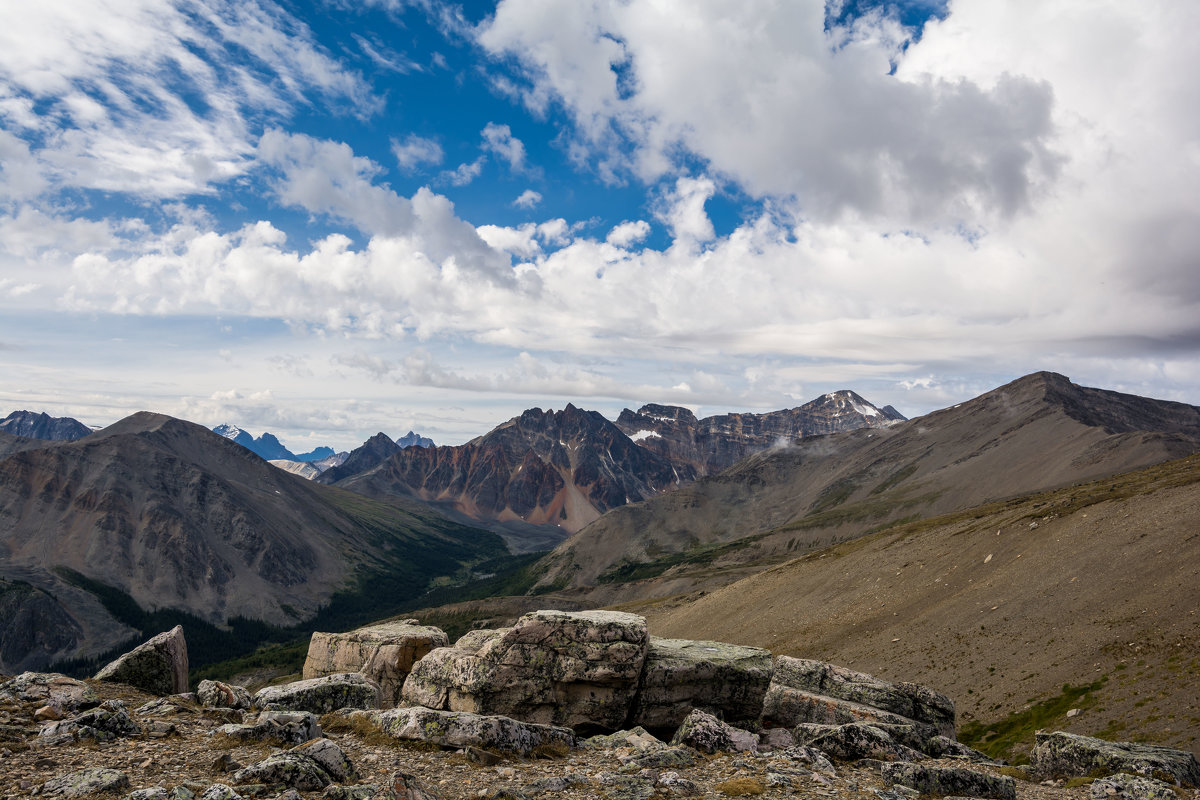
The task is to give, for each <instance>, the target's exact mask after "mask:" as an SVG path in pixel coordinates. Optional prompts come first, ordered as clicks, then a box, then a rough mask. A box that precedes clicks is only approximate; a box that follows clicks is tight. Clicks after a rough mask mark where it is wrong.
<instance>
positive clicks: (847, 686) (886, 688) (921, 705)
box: [764, 656, 955, 739]
mask: <svg viewBox="0 0 1200 800" xmlns="http://www.w3.org/2000/svg"><path fill="white" fill-rule="evenodd" d="M771 680H772V683H774V684H778V685H780V686H785V687H789V688H791V689H798V690H800V691H801V692H805V693H807V694H808V695H814V696H818V697H821V698H830V699H832V700H844V701H848V702H850V703H855V704H858V706H860V707H864V706H865V707H869V708H872V709H878V710H879V711H882V712H889V713H891V714H896V715H899V716H901V717H905V718H906V719H907V720H912V721H915V722H919V723H923V724H925V725H930V726H932V727H933V728H935V729H936V730H935V731H934V733H938V734H941V735H943V736H947V737H949V738H951V739H953V738H955V729H954V722H955V711H954V701H953V700H951V699H950V698H949V697H946V696H945V695H944V694H941V693H939V692H935V691H934V690H932V689H929V688H927V687H924V686H920V685H918V684H915V683H888V682H887V681H884V680H880V679H879V678H876V677H874V676H872V675H867V674H866V673H862V672H855V671H854V670H851V669H846V668H845V667H839V666H835V665H833V664H826V663H825V662H823V661H812V660H809V659H804V658H792V657H790V656H776V657H775V673H774V676H773V677H772V679H771ZM785 707H786V706H785ZM830 707H831V708H836V704H831V705H830ZM831 713H836V712H831ZM841 713H846V714H850V713H852V712H851V710H850V708H848V707H842V711H841ZM764 715H765V716H767V717H768V718H770V717H769V715H766V712H765V711H764ZM772 721H775V722H777V724H780V725H784V726H788V725H791V724H795V723H792V722H790V721H788V720H773V719H772Z"/></svg>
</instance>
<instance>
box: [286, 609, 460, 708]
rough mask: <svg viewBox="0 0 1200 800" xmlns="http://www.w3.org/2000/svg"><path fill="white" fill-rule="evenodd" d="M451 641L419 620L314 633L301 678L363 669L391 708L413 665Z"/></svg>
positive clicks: (440, 631) (439, 631)
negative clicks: (420, 623) (377, 685)
mask: <svg viewBox="0 0 1200 800" xmlns="http://www.w3.org/2000/svg"><path fill="white" fill-rule="evenodd" d="M449 643H450V641H449V639H447V638H446V634H445V633H444V632H443V631H442V630H441V629H440V628H435V627H432V626H430V625H419V624H416V620H406V621H404V622H386V623H383V624H381V625H370V626H368V627H365V628H359V629H357V630H353V631H350V632H349V633H314V634H313V635H312V640H311V641H310V642H309V644H308V657H307V658H306V659H305V660H304V673H303V676H302V677H304V678H305V679H308V678H321V677H324V676H326V675H333V674H337V673H344V672H361V673H363V674H364V675H366V676H367V677H368V678H370V679H371V680H373V681H375V682H376V683H378V684H379V688H380V690H381V693H382V702H383V704H384V705H385V706H388V707H390V706H394V705H396V703H397V702H398V701H399V700H400V690H401V689H402V688H403V686H404V679H405V678H407V677H408V673H409V672H411V671H412V667H413V664H415V663H416V662H417V661H419V660H420V659H422V658H423V657H425V656H426V655H427V654H428V653H429V652H430V651H431V650H433V649H435V648H438V647H446V646H447V645H448V644H449Z"/></svg>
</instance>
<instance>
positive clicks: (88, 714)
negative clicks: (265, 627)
mask: <svg viewBox="0 0 1200 800" xmlns="http://www.w3.org/2000/svg"><path fill="white" fill-rule="evenodd" d="M141 732H142V729H141V727H140V726H139V725H138V724H137V723H136V722H134V721H133V719H132V718H130V716H129V712H128V711H127V710H126V709H125V704H124V703H122V702H121V701H120V700H106V701H104V702H103V703H101V704H100V706H99V707H98V708H93V709H91V710H90V711H85V712H83V713H82V714H80V715H78V716H76V717H71V718H70V719H63V720H59V721H57V722H51V723H49V724H47V725H45V726H43V727H42V729H41V731H39V732H38V739H40V740H41V741H42V742H44V743H46V744H65V743H67V742H73V741H79V740H83V739H94V740H96V741H100V742H106V741H111V740H113V739H118V738H122V737H128V736H137V735H139V734H140V733H141Z"/></svg>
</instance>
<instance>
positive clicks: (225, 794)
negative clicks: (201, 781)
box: [200, 783, 242, 800]
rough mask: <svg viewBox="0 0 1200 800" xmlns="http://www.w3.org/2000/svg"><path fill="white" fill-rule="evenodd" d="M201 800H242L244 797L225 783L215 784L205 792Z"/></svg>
mask: <svg viewBox="0 0 1200 800" xmlns="http://www.w3.org/2000/svg"><path fill="white" fill-rule="evenodd" d="M200 800H242V796H241V795H240V794H238V793H237V792H235V791H234V790H233V789H231V788H229V787H228V786H226V785H225V784H223V783H214V784H213V785H212V786H210V787H208V788H207V789H205V790H204V794H202V795H200Z"/></svg>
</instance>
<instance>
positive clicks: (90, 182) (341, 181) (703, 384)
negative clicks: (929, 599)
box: [0, 0, 1200, 451]
mask: <svg viewBox="0 0 1200 800" xmlns="http://www.w3.org/2000/svg"><path fill="white" fill-rule="evenodd" d="M3 1H4V0H0V2H3ZM5 17H6V20H8V23H7V24H6V25H5V26H4V28H3V29H2V30H0V369H2V370H3V372H4V375H5V380H4V381H3V383H0V411H5V412H7V411H8V410H13V409H17V408H30V409H35V410H46V411H49V412H51V413H55V414H67V415H71V416H76V417H78V418H79V419H81V420H83V421H85V422H88V423H91V424H107V423H110V422H113V421H115V420H116V419H119V418H120V417H122V416H124V415H126V414H128V413H132V412H133V411H136V410H139V409H152V410H156V411H161V412H164V413H168V414H173V415H176V416H180V417H184V418H187V419H192V420H195V421H197V422H201V423H203V424H206V425H209V426H212V425H216V424H218V423H221V422H232V423H236V424H238V425H240V426H242V427H244V428H246V429H248V430H251V431H253V432H255V433H259V432H261V431H263V430H270V431H272V432H274V433H276V434H277V435H279V436H280V437H281V439H282V440H283V441H284V442H285V444H288V445H289V446H290V447H292V449H293V450H296V451H302V450H307V449H311V447H313V446H316V445H318V444H326V443H328V444H331V445H333V446H336V447H351V446H353V445H355V444H356V443H358V442H360V441H362V440H363V439H365V438H366V437H367V436H369V435H371V434H373V433H374V432H376V431H378V430H384V431H386V432H388V433H389V434H391V435H393V436H396V435H399V434H403V433H404V432H406V431H407V430H408V429H410V428H413V429H416V430H418V431H420V432H422V433H424V434H426V435H430V436H432V437H433V438H434V439H435V440H437V441H438V442H439V443H458V442H461V441H465V440H466V439H469V438H470V437H472V436H475V435H478V434H481V433H483V432H485V431H486V430H488V429H490V428H491V427H492V426H493V425H495V424H497V423H498V422H500V421H502V420H504V419H507V418H509V417H511V416H514V415H515V414H517V413H519V412H520V411H521V410H522V409H524V408H528V407H533V406H538V407H542V408H561V407H562V406H563V405H565V404H566V403H567V402H574V403H575V404H577V405H580V406H583V407H587V408H593V409H596V410H599V411H602V412H604V413H606V414H608V415H610V416H615V414H616V413H617V412H619V410H620V409H621V408H622V407H625V406H630V407H636V406H638V405H640V404H642V403H645V402H668V403H678V404H682V405H687V406H689V407H691V408H693V409H695V410H696V411H697V412H698V413H700V414H702V415H703V414H711V413H720V412H723V411H728V410H752V411H765V410H770V409H775V408H781V407H786V406H792V405H797V404H799V403H802V402H805V401H807V400H809V399H812V398H813V397H815V396H817V395H819V394H821V393H822V392H825V391H829V390H832V389H839V388H853V389H855V390H857V391H859V392H860V393H861V394H863V395H864V396H866V397H868V398H869V399H871V400H872V401H874V402H876V403H877V404H879V405H883V404H888V403H890V404H893V405H895V406H896V407H897V408H899V409H900V410H901V411H902V412H904V413H905V414H908V415H910V416H911V415H917V414H920V413H924V412H927V411H929V410H932V409H934V408H938V407H941V406H944V405H948V404H952V403H954V402H958V401H960V400H962V399H965V398H967V397H971V396H974V395H976V394H978V393H980V392H982V391H986V390H987V389H990V388H992V387H994V386H996V385H999V384H1001V383H1004V382H1006V381H1008V380H1011V379H1013V378H1015V377H1018V376H1020V375H1022V374H1025V373H1028V372H1031V371H1034V370H1038V369H1053V370H1056V371H1060V372H1063V373H1065V374H1067V375H1069V376H1071V377H1072V378H1073V379H1074V380H1076V381H1077V382H1079V383H1084V384H1087V385H1094V386H1102V387H1106V388H1114V389H1120V390H1124V391H1130V392H1136V393H1139V394H1147V395H1152V396H1156V397H1163V398H1169V399H1177V400H1183V401H1186V402H1190V403H1200V359H1198V357H1197V352H1198V342H1200V308H1198V306H1200V270H1198V269H1197V253H1198V252H1200V224H1198V223H1200V220H1198V219H1197V217H1198V216H1200V195H1198V194H1197V192H1196V191H1195V187H1196V186H1197V185H1200V180H1198V179H1200V174H1198V173H1200V134H1198V133H1197V131H1198V130H1200V89H1198V88H1197V85H1196V82H1195V81H1194V80H1193V79H1192V78H1191V76H1193V75H1195V74H1197V72H1198V69H1197V68H1198V67H1200V64H1198V63H1197V60H1198V58H1197V56H1196V55H1194V54H1193V53H1192V48H1191V47H1190V43H1189V42H1188V41H1187V34H1188V32H1189V31H1194V30H1196V29H1197V23H1198V22H1200V11H1198V10H1196V9H1195V8H1193V7H1192V5H1191V4H1180V3H1173V2H1169V1H1168V0H1160V1H1157V2H1146V3H1140V4H1136V5H1130V4H1127V3H1116V2H1111V3H1095V2H1082V0H1078V1H1076V2H1072V1H1071V0H1044V1H1043V2H1033V0H1013V1H1012V2H1006V3H1002V4H997V3H993V2H988V1H987V0H975V1H973V2H972V1H965V2H929V0H923V1H919V2H897V3H873V2H868V1H866V0H842V2H836V3H834V2H829V3H823V2H819V1H818V2H809V1H808V0H788V1H787V2H763V3H752V4H747V3H735V2H717V0H705V1H703V2H683V1H682V0H679V1H678V2H670V1H669V0H658V2H650V0H593V1H592V2H561V1H560V0H504V1H503V2H501V3H493V2H471V3H465V4H457V3H449V2H439V1H438V0H368V1H363V0H303V1H301V0H295V1H294V2H273V1H272V0H244V1H243V2H227V1H218V0H121V1H120V2H118V1H117V0H108V1H107V2H87V3H84V2H77V1H73V0H50V1H49V2H44V3H39V4H37V5H36V7H33V6H29V5H28V4H22V5H21V7H20V13H12V14H8V15H5Z"/></svg>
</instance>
